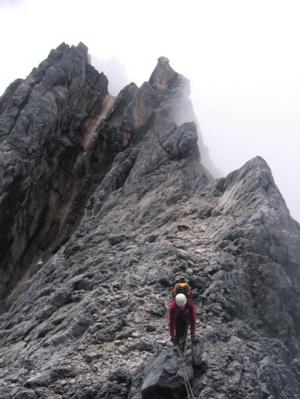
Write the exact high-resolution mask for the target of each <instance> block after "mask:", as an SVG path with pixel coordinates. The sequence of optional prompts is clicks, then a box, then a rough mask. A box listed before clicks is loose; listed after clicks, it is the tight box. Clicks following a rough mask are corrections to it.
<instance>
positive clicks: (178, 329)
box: [169, 294, 198, 352]
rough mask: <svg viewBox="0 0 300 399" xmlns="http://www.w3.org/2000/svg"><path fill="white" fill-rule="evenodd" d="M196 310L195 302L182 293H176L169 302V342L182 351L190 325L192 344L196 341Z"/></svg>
mask: <svg viewBox="0 0 300 399" xmlns="http://www.w3.org/2000/svg"><path fill="white" fill-rule="evenodd" d="M195 314H196V310H195V304H194V302H193V300H192V299H191V298H187V297H186V296H185V295H184V294H177V295H176V297H175V299H173V300H172V301H171V302H170V307H169V329H170V334H171V342H172V343H173V344H174V345H175V346H176V345H177V346H178V347H179V349H180V351H181V352H183V351H184V348H185V341H186V337H187V333H188V328H189V326H190V330H191V339H192V344H193V345H194V344H196V343H197V342H198V339H197V337H195V329H196V316H195Z"/></svg>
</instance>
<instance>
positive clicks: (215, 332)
mask: <svg viewBox="0 0 300 399" xmlns="http://www.w3.org/2000/svg"><path fill="white" fill-rule="evenodd" d="M188 93H189V83H188V81H187V79H185V78H184V77H183V76H182V75H180V74H178V73H177V72H176V71H174V70H173V69H172V68H171V66H170V63H169V62H168V60H167V59H165V58H160V59H159V62H158V65H157V67H156V68H155V70H154V72H153V74H152V75H151V77H150V80H149V82H146V83H145V84H143V85H142V86H141V87H140V88H139V87H137V86H136V85H135V84H134V83H133V84H130V85H128V86H127V87H126V88H124V89H123V90H122V91H121V93H120V94H119V96H118V97H117V98H116V99H113V98H112V97H111V96H110V95H109V93H108V91H107V79H106V78H105V76H104V75H103V74H100V73H98V72H97V71H96V70H95V69H94V68H93V67H92V66H91V65H89V63H88V55H87V49H86V47H85V46H84V45H82V44H80V45H79V46H77V47H70V46H67V45H65V44H63V45H61V46H59V47H58V49H56V50H53V51H52V52H51V53H50V55H49V57H48V58H47V60H45V61H44V62H42V63H41V64H40V66H39V67H38V68H36V69H34V70H33V71H32V73H31V74H30V75H29V77H28V78H27V79H25V80H18V81H16V82H14V83H13V84H12V85H11V86H10V87H9V88H8V89H7V91H6V92H5V94H4V96H2V97H1V99H0V153H1V157H0V159H1V161H0V210H1V211H0V222H1V234H0V238H1V243H0V255H1V256H0V261H1V266H0V273H1V283H0V285H1V287H0V292H1V297H2V303H1V313H0V392H1V395H2V396H3V398H5V399H6V398H7V399H12V398H23V397H24V398H27V397H28V398H35V397H39V398H44V397H45V398H46V397H53V398H55V399H61V398H70V399H71V398H72V399H74V398H78V399H83V398H85V399H86V398H103V399H104V398H105V399H113V398H114V399H115V398H124V399H125V398H128V397H130V398H134V399H141V398H142V397H143V396H144V397H155V398H161V399H165V398H179V397H180V398H181V397H184V396H185V386H184V381H183V379H182V376H180V375H178V374H177V372H175V371H176V367H177V366H178V358H177V357H176V354H175V353H174V352H173V351H172V349H171V343H170V341H169V333H168V328H167V318H166V316H167V310H168V302H169V300H170V296H171V295H170V290H171V287H172V285H173V283H174V279H175V276H178V275H184V276H186V277H187V278H188V279H189V281H190V283H191V286H192V288H193V298H194V301H195V304H196V308H197V320H198V322H197V335H198V336H199V338H200V343H201V345H200V346H199V348H198V349H199V350H198V352H196V354H195V352H194V357H192V354H191V342H190V338H188V340H187V345H186V354H185V355H186V359H187V363H188V368H189V369H190V370H192V372H193V378H191V384H192V388H193V392H194V395H195V397H197V398H210V399H220V398H224V399H225V398H251V399H252V398H253V399H256V398H273V399H295V398H297V397H298V393H299V391H300V383H299V359H300V291H299V283H300V271H299V270H300V269H299V263H300V252H299V248H300V227H299V224H298V223H296V222H295V221H294V220H293V219H292V218H291V217H290V215H289V212H288V209H287V207H286V204H285V202H284V199H283V198H282V196H281V194H280V192H279V191H278V189H277V187H276V184H275V182H274V179H273V177H272V173H271V170H270V168H269V167H268V165H267V164H266V163H265V161H264V160H263V159H261V158H259V157H257V158H254V159H252V160H250V161H249V162H247V163H246V164H245V165H244V166H242V167H241V168H240V169H239V170H237V171H234V172H232V173H231V174H229V175H228V176H227V177H224V178H221V179H218V180H214V179H213V178H212V176H211V175H210V173H208V172H207V170H206V169H205V168H204V167H203V165H202V163H201V158H200V154H199V149H198V147H197V126H196V124H195V123H194V122H195V121H194V119H193V118H192V117H191V115H192V109H190V111H189V112H188V108H189V102H190V100H189V97H188ZM183 103H184V104H185V106H182V104H183ZM179 111H180V112H179ZM183 114H184V115H183ZM201 155H202V154H201ZM151 365H152V366H151ZM192 365H193V366H194V368H192Z"/></svg>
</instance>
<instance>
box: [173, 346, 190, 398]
mask: <svg viewBox="0 0 300 399" xmlns="http://www.w3.org/2000/svg"><path fill="white" fill-rule="evenodd" d="M176 349H177V351H178V354H179V358H180V360H181V367H182V372H183V380H184V385H185V389H186V392H187V396H188V399H195V396H194V393H193V390H192V386H191V384H190V381H189V376H188V373H187V371H186V369H185V360H184V357H183V353H182V352H181V351H180V349H179V347H178V346H177V345H176Z"/></svg>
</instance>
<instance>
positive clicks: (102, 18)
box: [0, 0, 300, 220]
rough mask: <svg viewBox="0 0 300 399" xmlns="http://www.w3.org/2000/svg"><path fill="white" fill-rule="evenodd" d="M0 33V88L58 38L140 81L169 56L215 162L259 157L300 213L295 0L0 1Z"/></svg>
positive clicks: (299, 29)
mask: <svg viewBox="0 0 300 399" xmlns="http://www.w3.org/2000/svg"><path fill="white" fill-rule="evenodd" d="M6 3H7V2H6ZM0 4H3V2H2V3H1V2H0ZM0 37H1V54H2V59H1V61H2V62H1V65H0V68H1V69H0V76H1V81H0V91H3V90H4V89H5V87H6V86H7V85H8V84H9V83H10V82H11V81H13V80H14V79H15V78H17V77H25V76H26V75H27V74H28V73H29V72H30V70H31V69H32V68H33V67H34V66H36V65H38V64H39V62H41V61H42V60H43V59H44V58H46V57H47V55H48V53H49V51H50V49H51V48H53V47H56V46H57V45H59V44H60V43H61V42H62V41H65V42H67V43H69V44H77V43H78V42H80V41H82V42H84V43H85V44H86V45H87V46H88V47H89V51H90V53H91V54H92V55H93V56H94V57H95V58H98V59H101V60H102V62H104V63H106V64H107V62H108V60H109V59H111V58H113V57H117V58H118V59H119V60H120V62H122V63H124V64H125V65H126V74H127V75H128V82H129V81H132V80H134V81H135V82H136V83H137V84H141V83H142V82H143V81H144V80H147V79H148V78H149V76H150V74H151V72H152V70H153V68H154V67H155V65H156V59H157V58H158V57H159V56H161V55H165V56H166V57H168V58H169V59H170V61H171V65H172V66H173V67H174V69H176V70H177V71H179V72H180V73H183V74H184V75H185V76H187V77H188V78H189V79H190V80H191V87H192V99H193V102H194V105H195V109H196V112H197V115H198V119H199V122H200V125H201V132H202V135H203V138H204V142H205V144H206V145H207V147H208V148H209V150H210V154H211V158H212V159H213V160H214V162H215V164H216V165H217V167H218V168H219V169H220V170H222V172H224V174H226V173H228V172H230V171H232V170H233V169H236V168H239V167H240V166H241V165H242V164H243V163H244V162H246V161H247V160H248V159H250V158H252V157H253V156H256V155H261V156H262V157H263V158H265V159H266V161H267V162H268V163H269V165H270V167H271V168H272V171H273V174H274V177H275V180H276V182H277V184H278V186H279V188H280V190H281V192H282V194H283V196H284V197H285V199H286V200H287V204H288V206H289V208H290V210H291V211H292V215H293V216H294V217H295V218H297V219H298V220H300V207H299V205H298V201H297V197H298V193H299V192H300V179H299V178H298V176H297V171H298V170H299V169H300V158H299V156H298V154H299V153H300V140H299V136H300V117H299V104H300V101H299V98H300V78H299V70H300V55H299V51H298V46H299V45H298V38H299V37H300V24H299V23H298V1H296V0H295V1H293V0H278V1H277V0H252V1H250V0H245V1H240V0H227V1H223V0H210V1H205V0H186V1H185V2H182V1H181V0H163V1H159V0H152V1H151V2H150V1H145V0H126V1H124V0H114V1H112V2H109V1H107V0H105V1H104V0H85V1H76V0H43V1H41V0H27V1H26V0H24V1H22V2H20V4H19V6H18V7H16V6H14V7H7V6H5V7H2V8H1V13H0ZM105 60H107V61H105ZM120 73H121V72H120ZM124 80H126V76H125V73H124V75H123V77H122V79H120V81H119V82H118V83H119V84H120V86H121V85H123V81H124ZM120 88H121V87H120ZM114 90H115V91H116V90H117V88H116V87H115V88H114Z"/></svg>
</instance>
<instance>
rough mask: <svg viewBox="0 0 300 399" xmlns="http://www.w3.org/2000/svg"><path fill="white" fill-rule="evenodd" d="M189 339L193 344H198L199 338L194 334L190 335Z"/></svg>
mask: <svg viewBox="0 0 300 399" xmlns="http://www.w3.org/2000/svg"><path fill="white" fill-rule="evenodd" d="M191 340H192V344H193V345H196V344H199V338H198V337H196V336H195V335H192V337H191Z"/></svg>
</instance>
